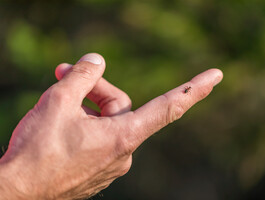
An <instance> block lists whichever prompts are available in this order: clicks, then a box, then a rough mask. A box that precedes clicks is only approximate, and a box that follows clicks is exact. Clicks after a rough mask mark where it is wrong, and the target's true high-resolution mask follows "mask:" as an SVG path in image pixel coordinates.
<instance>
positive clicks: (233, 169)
mask: <svg viewBox="0 0 265 200" xmlns="http://www.w3.org/2000/svg"><path fill="white" fill-rule="evenodd" d="M88 52H98V53H100V54H102V55H103V56H104V57H105V59H106V62H107V68H106V72H105V74H104V77H105V78H106V79H108V80H109V81H110V82H111V83H113V84H114V85H116V86H118V87H119V88H121V89H122V90H124V91H126V92H127V93H128V95H129V96H130V97H131V99H132V100H133V109H136V108H138V107H139V106H141V105H143V104H144V103H145V102H147V101H148V100H150V99H152V98H154V97H156V96H158V95H160V94H162V93H164V92H166V91H168V90H170V89H172V88H174V87H176V86H178V85H179V84H182V83H183V82H186V81H188V80H189V79H190V78H192V77H193V76H194V75H196V74H197V73H200V72H202V71H204V70H206V69H208V68H211V67H218V68H220V69H221V70H223V72H224V80H223V82H222V83H221V84H220V85H218V86H217V87H216V88H215V90H214V91H213V92H212V94H211V95H210V96H209V97H208V98H207V99H206V100H204V101H202V102H200V103H199V104H197V105H196V106H194V107H193V108H192V109H191V110H190V111H189V112H188V113H186V114H185V115H184V116H183V118H182V119H180V120H178V121H177V122H175V123H173V124H171V125H169V126H168V127H166V128H164V129H163V130H161V131H160V132H159V133H157V134H155V135H154V136H153V137H151V138H150V139H149V140H148V141H146V142H145V143H144V144H143V145H142V146H141V147H140V148H139V149H138V150H137V151H136V152H135V154H134V162H133V166H132V168H131V170H130V172H129V173H128V174H127V175H126V176H124V177H122V178H120V179H118V180H116V181H115V182H114V183H113V184H112V185H111V186H110V187H109V188H108V189H106V190H104V191H102V192H101V194H100V195H98V196H96V197H94V198H93V199H107V200H112V199H113V200H114V199H115V200H117V199H122V200H135V199H137V200H146V199H151V200H156V199H159V200H160V199H174V200H178V199H180V200H198V199H199V200H200V199H202V200H220V199H226V200H230V199H251V200H253V199H265V192H264V191H265V123H264V122H265V109H264V102H265V90H264V87H265V70H264V67H265V1H264V0H76V1H70V0H64V1H22V0H20V1H19V0H15V1H7V0H6V1H4V0H1V1H0V127H1V128H0V145H1V146H4V147H6V146H7V145H8V141H9V138H10V136H11V134H12V131H13V129H14V128H15V126H16V124H17V123H18V122H19V120H20V119H21V118H22V117H23V116H24V115H25V114H26V112H27V111H28V110H29V109H30V108H32V107H33V106H34V104H35V103H36V102H37V100H38V98H39V97H40V95H41V94H42V93H43V92H44V91H45V90H46V89H47V88H48V87H49V86H51V85H52V84H54V83H55V82H56V79H55V77H54V69H55V67H56V66H57V65H58V64H59V63H62V62H68V63H75V62H76V61H77V60H78V59H79V58H80V57H81V56H82V55H84V54H86V53H88ZM91 105H92V104H91ZM92 106H94V105H92ZM3 150H4V148H3ZM25 167H26V166H25Z"/></svg>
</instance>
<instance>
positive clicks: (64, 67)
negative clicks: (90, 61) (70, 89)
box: [55, 63, 72, 80]
mask: <svg viewBox="0 0 265 200" xmlns="http://www.w3.org/2000/svg"><path fill="white" fill-rule="evenodd" d="M71 67H72V65H71V64H68V63H62V64H59V65H58V66H57V67H56V69H55V77H56V78H57V80H61V79H62V78H63V77H64V75H65V74H66V72H67V71H68V70H69V69H70V68H71Z"/></svg>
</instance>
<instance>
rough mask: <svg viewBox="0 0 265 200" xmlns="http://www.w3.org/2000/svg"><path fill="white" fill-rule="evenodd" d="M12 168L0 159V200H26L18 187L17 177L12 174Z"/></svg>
mask: <svg viewBox="0 0 265 200" xmlns="http://www.w3.org/2000/svg"><path fill="white" fill-rule="evenodd" d="M13 169H14V166H11V163H9V162H5V161H3V159H0V194H1V195H0V200H17V199H21V200H24V199H27V198H26V195H25V194H23V193H22V192H21V191H20V190H19V187H18V183H19V181H17V180H18V177H17V174H16V173H13V172H12V171H13Z"/></svg>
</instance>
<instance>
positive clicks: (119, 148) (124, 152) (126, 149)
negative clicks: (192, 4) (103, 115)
mask: <svg viewBox="0 0 265 200" xmlns="http://www.w3.org/2000/svg"><path fill="white" fill-rule="evenodd" d="M115 152H116V155H117V157H119V158H120V157H124V156H128V155H131V154H132V152H133V145H132V144H131V143H130V142H129V141H128V139H127V138H126V137H125V136H117V138H116V143H115Z"/></svg>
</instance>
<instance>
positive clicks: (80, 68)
mask: <svg viewBox="0 0 265 200" xmlns="http://www.w3.org/2000/svg"><path fill="white" fill-rule="evenodd" d="M91 65H92V64H90V63H88V62H85V61H82V62H80V63H78V64H76V65H75V66H73V68H72V73H78V74H80V75H81V77H83V78H84V79H89V77H91V76H93V74H94V70H93V68H92V67H91Z"/></svg>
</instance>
